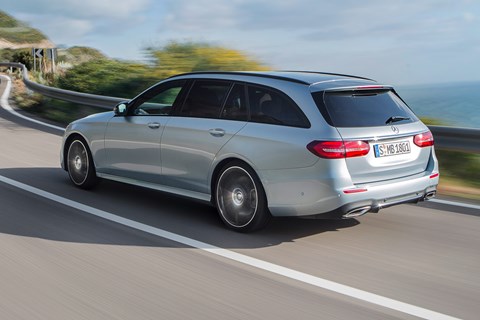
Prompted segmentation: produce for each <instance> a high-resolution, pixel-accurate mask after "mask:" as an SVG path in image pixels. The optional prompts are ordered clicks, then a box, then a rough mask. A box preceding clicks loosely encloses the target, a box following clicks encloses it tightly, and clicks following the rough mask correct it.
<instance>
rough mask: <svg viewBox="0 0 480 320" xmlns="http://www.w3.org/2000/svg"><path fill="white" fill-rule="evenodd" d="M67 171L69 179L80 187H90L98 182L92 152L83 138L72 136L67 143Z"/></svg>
mask: <svg viewBox="0 0 480 320" xmlns="http://www.w3.org/2000/svg"><path fill="white" fill-rule="evenodd" d="M66 162H67V171H68V175H69V177H70V180H71V181H72V182H73V184H75V186H77V187H79V188H81V189H91V188H92V187H94V186H95V185H96V184H97V183H98V178H97V175H96V173H95V166H94V163H93V158H92V154H91V153H90V150H89V148H88V146H87V143H86V142H85V140H83V139H82V138H80V137H76V138H74V139H73V140H72V141H71V142H70V143H69V144H68V150H67V157H66Z"/></svg>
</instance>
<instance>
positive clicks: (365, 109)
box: [312, 89, 418, 127]
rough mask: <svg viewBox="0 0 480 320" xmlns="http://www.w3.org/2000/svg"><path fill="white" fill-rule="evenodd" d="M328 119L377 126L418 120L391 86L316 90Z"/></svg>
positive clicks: (338, 123) (344, 124)
mask: <svg viewBox="0 0 480 320" xmlns="http://www.w3.org/2000/svg"><path fill="white" fill-rule="evenodd" d="M312 95H313V98H314V100H315V102H316V104H317V106H318V108H319V110H320V112H321V113H322V115H323V117H324V118H325V120H326V121H327V122H328V123H329V124H330V125H332V126H335V127H377V126H386V125H392V124H404V123H409V122H415V121H418V118H417V117H416V116H415V114H414V113H413V112H412V111H411V110H410V109H409V108H408V106H407V105H406V104H405V103H404V102H403V101H402V100H401V99H400V98H399V97H398V96H397V95H396V94H395V93H394V92H392V91H391V90H385V89H383V90H356V91H355V90H351V91H330V92H328V91H327V92H324V91H319V92H314V93H312Z"/></svg>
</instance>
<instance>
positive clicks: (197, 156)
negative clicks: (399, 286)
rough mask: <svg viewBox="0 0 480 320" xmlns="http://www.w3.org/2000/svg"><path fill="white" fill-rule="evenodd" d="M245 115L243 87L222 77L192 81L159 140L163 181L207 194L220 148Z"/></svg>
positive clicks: (244, 118) (245, 117)
mask: <svg viewBox="0 0 480 320" xmlns="http://www.w3.org/2000/svg"><path fill="white" fill-rule="evenodd" d="M247 118H248V112H247V106H246V103H245V86H244V85H243V84H233V83H232V82H231V81H224V80H201V79H199V80H195V81H194V83H193V84H192V86H191V89H190V92H189V93H188V95H187V97H186V99H185V102H184V104H183V106H182V108H181V109H180V111H179V112H178V113H177V114H175V116H173V117H172V118H171V119H170V121H169V122H168V124H167V125H166V127H165V131H164V134H163V137H162V142H161V154H162V180H163V183H164V184H166V185H168V186H171V187H174V188H180V189H185V190H190V191H194V192H200V193H209V191H210V185H209V182H208V177H209V174H210V170H211V168H212V163H213V161H214V159H215V156H216V155H217V153H218V152H219V151H220V149H221V148H222V147H223V146H224V145H225V144H226V143H227V142H228V140H230V139H231V138H232V137H233V135H235V134H236V133H237V132H238V131H239V130H240V129H242V128H243V127H244V126H245V125H246V123H247Z"/></svg>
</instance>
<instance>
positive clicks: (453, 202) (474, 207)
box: [428, 199, 480, 210]
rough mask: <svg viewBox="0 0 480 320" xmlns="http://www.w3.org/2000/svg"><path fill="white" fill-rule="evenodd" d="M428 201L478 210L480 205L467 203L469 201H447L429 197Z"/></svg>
mask: <svg viewBox="0 0 480 320" xmlns="http://www.w3.org/2000/svg"><path fill="white" fill-rule="evenodd" d="M428 201H429V202H430V201H431V202H436V203H441V204H447V205H449V206H456V207H464V208H470V209H477V210H480V206H477V205H474V204H469V203H462V202H456V201H447V200H441V199H430V200H428Z"/></svg>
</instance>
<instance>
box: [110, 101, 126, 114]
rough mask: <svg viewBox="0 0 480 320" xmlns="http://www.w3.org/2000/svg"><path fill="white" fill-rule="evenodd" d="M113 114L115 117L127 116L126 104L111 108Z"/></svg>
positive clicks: (122, 103)
mask: <svg viewBox="0 0 480 320" xmlns="http://www.w3.org/2000/svg"><path fill="white" fill-rule="evenodd" d="M113 112H114V113H115V115H116V116H124V115H126V114H127V103H126V102H121V103H119V104H117V105H116V106H115V108H113Z"/></svg>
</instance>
